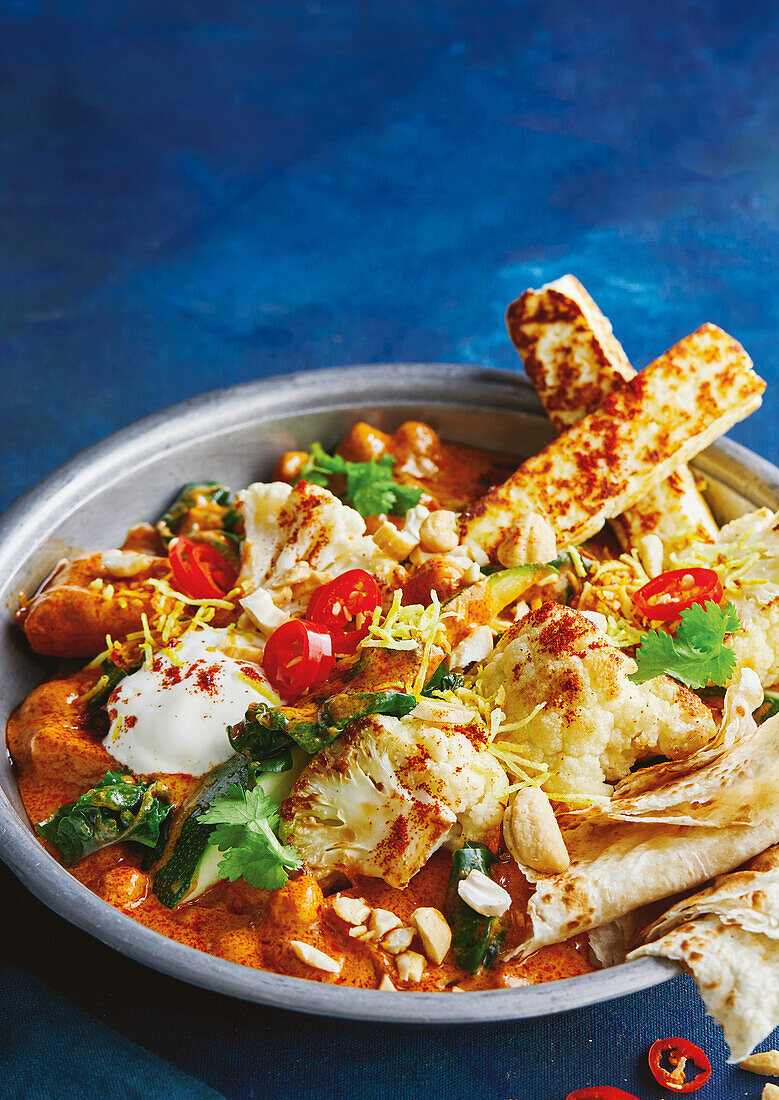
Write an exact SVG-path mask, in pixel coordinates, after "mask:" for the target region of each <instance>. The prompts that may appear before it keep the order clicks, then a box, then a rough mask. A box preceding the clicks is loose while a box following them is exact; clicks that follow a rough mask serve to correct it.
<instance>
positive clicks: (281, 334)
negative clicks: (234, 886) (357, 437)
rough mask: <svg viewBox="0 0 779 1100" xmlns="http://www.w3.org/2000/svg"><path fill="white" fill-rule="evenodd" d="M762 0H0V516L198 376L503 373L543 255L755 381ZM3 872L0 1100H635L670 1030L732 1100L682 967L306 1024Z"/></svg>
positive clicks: (664, 333)
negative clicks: (513, 324) (130, 944)
mask: <svg viewBox="0 0 779 1100" xmlns="http://www.w3.org/2000/svg"><path fill="white" fill-rule="evenodd" d="M776 13H777V6H776V5H775V4H772V3H770V2H769V0H753V2H748V0H747V2H741V3H738V2H733V0H730V2H727V0H706V2H703V0H700V2H699V0H676V2H673V3H672V2H668V0H654V2H651V3H639V2H638V0H620V2H617V0H590V2H587V3H585V2H568V3H564V2H560V3H552V2H543V0H518V2H516V3H509V2H491V0H459V2H450V3H432V2H429V0H428V2H421V0H417V2H403V0H373V2H368V0H365V2H363V3H355V2H352V0H341V2H337V0H332V2H330V0H308V2H307V3H302V2H298V0H273V2H271V0H254V2H252V3H248V2H241V0H235V2H232V0H224V2H222V3H213V0H212V2H210V3H206V2H205V0H188V2H186V3H185V2H183V0H181V2H178V3H175V2H172V0H156V2H151V0H150V2H146V3H144V2H141V0H109V2H107V3H106V2H103V3H100V2H98V0H80V2H79V0H71V2H65V0H63V2H60V3H44V2H40V3H36V2H35V0H5V2H2V3H0V89H1V90H0V143H2V144H1V145H0V241H1V242H2V247H1V248H0V370H2V383H3V387H2V401H0V471H2V478H0V507H5V506H7V505H8V504H10V503H11V502H12V501H13V500H14V499H15V498H16V497H17V496H18V495H19V494H20V493H21V492H23V491H24V490H25V489H27V488H28V487H29V486H30V485H31V484H32V483H33V482H34V481H35V480H37V479H38V478H39V477H40V476H42V475H43V474H45V473H47V472H48V471H49V470H50V469H51V468H53V467H54V466H56V465H58V464H59V463H60V462H62V461H63V460H65V459H67V458H68V457H70V456H71V455H72V454H74V453H75V452H76V451H78V450H80V449H81V448H82V447H84V446H86V445H87V444H89V443H91V442H93V441H94V440H96V439H99V438H101V437H102V436H104V435H105V434H107V433H108V432H110V431H112V430H114V429H115V428H117V427H120V426H122V425H124V424H127V423H129V422H131V421H133V420H135V419H137V418H138V417H140V416H142V415H144V414H146V413H148V412H151V411H153V410H155V409H157V408H159V407H160V406H162V405H167V404H170V403H172V402H175V401H178V400H180V399H182V398H184V397H188V396H191V395H193V394H195V393H199V392H203V391H205V390H209V389H212V388H214V387H217V386H221V385H226V384H229V383H232V382H238V381H243V380H246V379H250V378H254V377H257V376H261V375H266V374H270V373H276V372H286V371H292V370H299V369H306V370H311V371H315V370H316V368H318V367H320V366H325V365H328V366H329V365H334V364H341V363H343V364H345V363H355V362H380V361H386V360H400V359H404V360H414V359H416V360H445V361H455V362H456V361H460V362H477V363H485V364H490V365H495V366H508V367H516V366H517V363H518V361H517V359H516V357H515V353H514V351H513V350H512V348H511V346H510V345H509V343H508V341H507V338H506V335H505V332H504V328H503V319H502V318H503V311H504V308H505V306H506V304H507V302H508V301H509V300H510V299H511V298H513V297H514V296H516V294H517V293H518V292H519V291H521V290H522V289H524V288H525V287H526V286H528V285H530V284H538V283H540V282H542V281H544V280H546V279H549V278H553V277H555V276H557V275H560V274H562V273H564V272H566V271H572V272H574V273H575V274H577V275H578V276H579V278H581V279H582V281H583V282H584V283H585V285H586V286H587V287H588V288H589V289H590V291H591V292H592V293H593V295H594V297H595V298H596V299H597V301H598V302H599V304H600V305H601V307H602V308H603V309H604V311H605V312H606V314H607V315H608V316H609V317H610V318H611V319H612V321H613V324H614V328H615V331H616V333H617V335H618V336H619V337H620V339H621V340H622V342H623V343H624V345H625V347H626V350H627V351H628V354H629V355H630V357H631V358H632V360H633V361H634V363H635V364H636V365H637V366H642V365H644V364H645V363H646V362H648V361H649V360H650V359H651V358H653V357H654V356H655V355H656V354H658V353H659V352H660V351H662V350H663V349H664V348H666V347H667V346H668V345H670V344H671V343H673V342H674V341H675V340H677V339H678V338H679V337H681V336H683V335H684V334H686V333H687V332H689V331H691V330H692V329H693V328H695V327H697V325H699V324H700V323H701V322H702V321H704V320H712V321H716V322H717V323H719V324H721V325H722V326H723V327H724V328H726V329H728V330H729V331H731V332H732V333H733V334H734V335H735V336H737V337H738V338H739V339H740V340H742V342H743V343H744V344H745V345H746V347H747V349H748V350H749V351H750V353H751V354H752V356H753V357H754V359H755V363H756V365H757V367H758V370H759V371H760V373H762V374H763V375H764V376H766V377H767V378H768V379H769V381H772V380H774V379H775V378H777V374H778V373H779V372H777V370H776V367H775V361H774V347H775V338H776V331H777V324H776V322H777V289H779V288H778V287H777V263H776V254H777V252H776V249H777V236H778V233H777V230H778V228H779V217H778V215H777V198H778V197H779V168H778V166H777V152H776V150H777V145H776V139H777V131H778V130H779V124H778V122H777V103H778V102H779V101H778V99H777V87H776V71H777V57H778V53H779V35H777V23H778V22H779V20H778V19H777V14H776ZM777 380H779V379H777ZM315 384H316V379H315V377H312V385H315ZM778 407H779V402H777V398H776V397H775V396H774V393H772V392H771V391H769V394H768V397H767V399H766V402H765V404H764V406H763V409H762V410H761V411H760V412H758V413H757V414H755V416H753V417H752V418H751V419H750V420H749V422H748V423H746V424H744V425H741V426H739V427H738V428H737V429H736V430H735V431H734V432H733V435H734V436H735V437H736V438H737V439H739V440H741V441H742V442H744V443H746V444H748V445H750V446H752V447H754V448H755V449H756V450H759V451H760V452H761V453H763V454H765V455H767V456H768V457H771V458H773V459H774V460H779V444H778V443H777V439H776V433H775V431H774V430H773V424H772V421H773V415H774V413H775V411H776V410H777V408H778ZM0 889H2V891H3V897H4V898H8V899H9V904H8V905H5V904H4V905H3V906H2V907H0V924H1V926H2V935H1V936H0V955H2V957H3V958H4V959H5V960H6V964H7V965H6V967H5V969H4V970H2V971H1V972H0V998H2V1012H3V1015H2V1019H3V1024H4V1030H3V1031H2V1033H0V1057H2V1058H3V1059H4V1068H5V1077H4V1078H3V1081H4V1082H5V1083H4V1084H3V1081H0V1094H2V1095H7V1096H19V1097H24V1098H26V1097H38V1096H40V1097H48V1096H56V1097H65V1096H67V1097H69V1096H71V1095H72V1096H81V1095H96V1094H97V1093H98V1092H100V1093H101V1094H102V1095H103V1096H105V1097H109V1096H113V1095H114V1094H115V1095H116V1096H122V1097H132V1096H136V1095H137V1096H139V1097H140V1096H148V1095H150V1094H151V1095H166V1096H176V1097H178V1096H179V1095H181V1096H185V1095H188V1096H198V1097H199V1096H204V1097H206V1096H215V1095H223V1096H226V1097H248V1096H251V1097H266V1096H268V1097H278V1096H288V1097H293V1098H296V1097H301V1098H303V1097H349V1098H350V1100H360V1098H362V1097H366V1098H368V1097H371V1098H373V1097H384V1096H387V1097H389V1096H392V1097H396V1098H399V1100H405V1098H406V1097H409V1098H411V1097H414V1098H416V1097H427V1096H430V1097H435V1098H438V1097H441V1098H442V1100H460V1098H465V1097H467V1098H469V1100H481V1098H485V1100H486V1098H488V1097H489V1098H490V1100H509V1098H520V1097H521V1098H523V1100H524V1098H528V1100H531V1098H532V1100H546V1098H549V1100H557V1098H558V1097H559V1098H560V1100H563V1098H564V1096H565V1094H566V1092H567V1091H568V1089H570V1088H573V1087H574V1086H578V1085H581V1084H584V1083H588V1082H589V1083H595V1082H600V1081H604V1080H609V1081H611V1082H612V1083H614V1084H621V1085H622V1086H623V1087H627V1088H630V1089H632V1090H633V1091H635V1092H636V1093H637V1094H638V1095H639V1096H641V1097H642V1098H646V1100H659V1097H660V1095H661V1094H660V1091H659V1090H658V1089H657V1088H656V1087H655V1086H654V1084H653V1083H652V1082H650V1081H649V1080H647V1078H646V1076H645V1075H644V1074H643V1072H642V1071H641V1070H640V1067H641V1064H642V1060H643V1055H644V1052H645V1049H646V1047H647V1046H648V1044H649V1042H650V1040H652V1039H654V1038H656V1037H657V1036H658V1035H660V1034H661V1033H668V1032H669V1031H671V1032H677V1033H681V1034H687V1035H691V1036H697V1037H699V1038H700V1037H702V1038H703V1040H704V1041H705V1044H706V1045H707V1048H708V1049H709V1050H710V1051H713V1052H716V1061H717V1067H718V1068H717V1073H716V1077H715V1078H714V1079H712V1083H711V1084H710V1085H709V1086H707V1089H706V1091H705V1093H704V1094H702V1095H704V1096H705V1097H707V1098H709V1100H721V1098H725V1097H727V1098H732V1097H734V1098H741V1097H743V1098H745V1100H748V1098H753V1097H754V1098H757V1097H758V1096H759V1094H760V1089H761V1082H760V1081H759V1080H758V1079H757V1078H753V1077H749V1078H748V1077H747V1076H746V1075H745V1074H742V1073H740V1072H738V1071H726V1070H724V1069H723V1068H722V1061H723V1055H722V1046H721V1043H720V1041H719V1038H718V1035H717V1033H716V1031H715V1030H714V1028H713V1027H712V1026H711V1025H710V1024H709V1023H708V1022H707V1021H706V1020H705V1018H704V1015H703V1013H702V1011H701V1009H700V1007H699V1003H698V1001H697V998H696V996H695V994H694V991H693V990H692V988H691V984H690V983H689V982H688V981H687V980H686V979H678V980H676V981H675V982H673V983H671V984H669V985H667V986H665V987H663V988H662V989H660V990H658V991H655V992H654V993H647V994H643V995H638V996H636V997H633V998H630V999H627V1000H625V1001H621V1002H617V1003H616V1004H613V1005H611V1006H608V1007H599V1008H594V1009H590V1010H586V1011H581V1012H577V1013H574V1014H571V1015H568V1016H565V1017H560V1018H557V1019H554V1020H551V1021H542V1022H538V1023H535V1024H522V1025H516V1024H511V1025H509V1024H507V1025H504V1026H502V1027H488V1028H474V1029H469V1030H468V1029H467V1030H463V1031H452V1032H448V1033H447V1032H443V1031H437V1032H436V1031H434V1032H416V1033H414V1032H410V1031H404V1030H402V1029H377V1028H374V1027H360V1026H358V1025H344V1024H331V1023H328V1022H322V1021H310V1020H306V1019H303V1018H301V1017H292V1016H289V1015H287V1014H284V1013H277V1012H273V1011H270V1010H262V1009H258V1008H254V1007H249V1006H245V1005H241V1004H238V1003H235V1002H232V1001H228V1000H225V999H223V998H219V997H217V996H215V995H212V994H205V993H200V992H197V991H194V990H190V989H189V988H187V987H185V986H182V985H180V984H178V983H176V982H173V981H170V980H168V979H165V978H159V977H157V976H155V975H152V974H151V973H150V972H148V971H145V970H143V969H142V968H141V967H139V966H136V965H135V964H134V963H130V962H128V961H126V960H124V959H123V958H121V957H120V956H118V955H116V954H115V953H113V952H111V951H109V950H108V949H106V948H103V947H102V946H101V945H99V944H97V943H96V942H95V941H92V940H91V939H89V938H88V937H86V936H84V935H83V934H82V933H80V932H77V931H75V930H73V929H71V928H69V927H68V926H66V925H65V924H64V923H63V922H62V921H60V920H59V919H58V918H56V917H54V916H52V915H51V914H49V913H48V912H47V911H46V910H44V909H43V907H42V906H40V905H39V904H38V903H37V902H36V901H34V899H32V898H31V897H30V896H29V895H27V894H26V893H25V892H24V891H23V890H22V888H21V887H20V886H19V885H18V884H17V883H16V881H15V880H14V879H13V878H12V877H11V876H10V875H9V874H8V872H7V871H5V870H4V869H0ZM39 979H40V981H41V982H42V983H43V984H39ZM60 998H61V999H60ZM98 1021H100V1022H98ZM133 1043H135V1044H138V1046H137V1047H134V1046H133V1045H132V1044H133ZM96 1051H97V1052H99V1056H97V1057H96V1055H95V1052H96ZM155 1056H156V1057H155ZM179 1071H183V1072H184V1073H186V1074H189V1075H191V1076H190V1078H189V1079H186V1078H183V1077H181V1076H180V1075H179ZM112 1074H113V1076H114V1078H115V1084H114V1085H113V1086H112V1085H111V1084H110V1082H109V1081H108V1079H109V1078H110V1077H111V1075H112ZM198 1082H202V1083H203V1084H202V1086H201V1085H200V1084H198ZM3 1090H5V1091H3ZM212 1090H214V1091H212Z"/></svg>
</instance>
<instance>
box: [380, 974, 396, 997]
mask: <svg viewBox="0 0 779 1100" xmlns="http://www.w3.org/2000/svg"><path fill="white" fill-rule="evenodd" d="M379 989H383V990H385V992H387V993H396V992H397V990H396V989H395V986H394V985H393V984H392V982H391V981H390V977H389V974H385V975H384V977H383V978H382V979H381V982H380V983H379Z"/></svg>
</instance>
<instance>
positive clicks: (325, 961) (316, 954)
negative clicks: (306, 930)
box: [289, 940, 341, 974]
mask: <svg viewBox="0 0 779 1100" xmlns="http://www.w3.org/2000/svg"><path fill="white" fill-rule="evenodd" d="M289 946H290V947H291V948H292V950H293V951H294V952H295V954H296V955H297V957H298V958H299V959H300V961H301V962H304V963H306V965H307V966H313V967H314V969H315V970H325V971H326V972H327V973H328V974H340V973H341V963H340V962H336V960H335V959H331V958H330V956H329V955H326V954H325V953H324V951H320V950H319V948H318V947H312V946H311V944H310V943H303V941H302V940H290V941H289Z"/></svg>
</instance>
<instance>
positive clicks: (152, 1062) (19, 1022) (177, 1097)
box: [0, 963, 223, 1100]
mask: <svg viewBox="0 0 779 1100" xmlns="http://www.w3.org/2000/svg"><path fill="white" fill-rule="evenodd" d="M0 1020H1V1021H2V1023H0V1028H1V1029H2V1032H1V1034H0V1096H3V1097H7V1098H8V1100H86V1098H91V1097H100V1098H101V1100H113V1098H114V1097H115V1098H116V1100H119V1098H122V1100H150V1098H151V1097H157V1096H159V1097H163V1096H164V1097H166V1098H167V1100H220V1098H221V1100H223V1097H222V1094H221V1093H218V1092H215V1091H214V1089H212V1088H209V1087H208V1086H207V1085H204V1084H203V1083H202V1082H200V1081H196V1080H195V1079H194V1078H192V1077H190V1076H189V1075H188V1074H186V1073H182V1072H181V1070H177V1069H174V1067H173V1066H171V1065H169V1064H168V1063H167V1062H165V1061H163V1059H161V1058H158V1057H157V1056H156V1055H154V1054H152V1053H150V1052H149V1051H148V1050H144V1049H143V1048H142V1047H139V1046H138V1045H137V1044H136V1043H132V1042H130V1041H129V1040H128V1039H125V1038H124V1037H123V1036H122V1035H120V1034H118V1033H117V1032H116V1031H114V1030H112V1029H111V1028H109V1027H105V1026H104V1025H103V1024H101V1023H99V1022H98V1021H97V1020H95V1019H94V1018H93V1017H91V1016H89V1015H88V1014H87V1013H86V1012H83V1011H82V1010H81V1009H79V1008H77V1007H76V1006H75V1005H74V1004H73V1003H72V1002H70V1001H68V1000H66V999H65V998H64V997H60V996H59V994H57V993H55V992H53V990H52V989H51V988H50V987H49V986H47V985H45V984H44V983H43V982H40V981H38V980H37V979H36V978H33V977H32V976H31V975H30V974H25V973H24V972H23V971H21V970H19V969H18V968H17V967H15V966H13V965H11V964H10V963H7V964H6V965H4V966H3V968H2V970H0Z"/></svg>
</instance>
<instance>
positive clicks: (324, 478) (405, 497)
mask: <svg viewBox="0 0 779 1100" xmlns="http://www.w3.org/2000/svg"><path fill="white" fill-rule="evenodd" d="M395 462H396V460H395V459H394V458H393V457H392V455H382V456H381V458H378V459H371V460H370V462H349V461H347V459H345V458H341V456H340V455H329V454H328V453H327V451H326V450H325V449H324V447H323V446H322V444H321V443H312V444H311V449H310V451H309V456H308V459H307V461H306V463H305V465H304V466H303V468H302V469H301V471H300V474H299V475H298V479H297V480H298V481H311V482H313V484H314V485H321V486H322V487H323V488H325V489H326V488H329V482H330V479H331V478H333V477H337V476H339V475H340V476H342V477H346V489H345V491H344V492H343V493H342V494H341V496H342V497H343V500H344V501H345V503H346V504H351V506H352V507H353V508H355V509H356V510H357V511H358V512H359V513H360V515H361V516H378V515H380V514H382V513H391V514H392V515H404V514H405V513H406V512H407V511H408V510H409V508H413V507H414V506H415V505H416V504H419V502H420V500H421V499H422V490H421V489H414V488H412V487H411V486H410V485H398V483H397V482H396V481H393V479H392V470H393V467H394V466H395Z"/></svg>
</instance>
